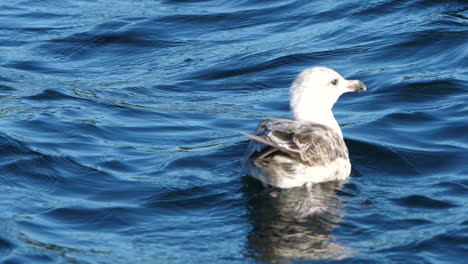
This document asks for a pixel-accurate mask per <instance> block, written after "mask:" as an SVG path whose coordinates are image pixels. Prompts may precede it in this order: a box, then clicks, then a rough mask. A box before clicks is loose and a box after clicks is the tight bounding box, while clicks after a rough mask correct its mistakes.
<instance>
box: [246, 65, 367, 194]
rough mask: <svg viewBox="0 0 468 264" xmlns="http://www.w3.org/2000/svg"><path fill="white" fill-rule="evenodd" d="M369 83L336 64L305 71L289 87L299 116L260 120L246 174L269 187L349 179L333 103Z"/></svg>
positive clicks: (349, 166)
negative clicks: (336, 67)
mask: <svg viewBox="0 0 468 264" xmlns="http://www.w3.org/2000/svg"><path fill="white" fill-rule="evenodd" d="M366 89H367V88H366V86H365V85H364V83H362V82H361V81H359V80H346V79H344V78H343V77H341V75H340V74H338V73H337V72H335V71H334V70H332V69H329V68H325V67H313V68H310V69H307V70H304V71H303V72H302V73H300V74H299V75H298V76H297V78H296V79H295V80H294V82H293V83H292V85H291V88H290V106H291V110H292V114H293V116H294V120H289V119H268V120H264V121H262V122H260V124H259V125H258V127H257V130H256V133H255V134H249V133H242V134H243V135H245V136H247V137H249V138H250V139H251V141H250V143H249V145H248V148H247V152H246V154H245V156H244V159H243V160H242V167H243V168H244V171H245V172H246V174H247V175H249V176H251V177H253V178H255V179H257V180H259V181H261V182H262V184H263V185H264V186H265V187H278V188H293V187H299V186H306V187H310V186H312V184H315V183H320V182H326V181H340V180H346V179H348V178H349V175H350V173H351V163H350V161H349V154H348V149H347V147H346V144H345V142H344V140H343V133H342V132H341V129H340V126H339V125H338V122H337V121H336V119H335V117H334V116H333V112H332V108H333V105H334V104H335V103H336V101H337V100H338V98H339V97H340V96H341V95H342V94H343V93H347V92H361V91H365V90H366Z"/></svg>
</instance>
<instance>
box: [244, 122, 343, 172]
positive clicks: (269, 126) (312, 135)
mask: <svg viewBox="0 0 468 264" xmlns="http://www.w3.org/2000/svg"><path fill="white" fill-rule="evenodd" d="M243 134H244V135H245V136H247V137H249V138H252V139H253V140H255V141H258V142H260V143H263V144H265V145H267V146H269V147H270V148H264V149H263V151H261V152H266V153H256V155H255V158H256V159H259V158H260V159H266V158H268V157H269V156H271V155H275V154H276V155H277V154H280V155H282V156H284V155H285V156H288V157H289V158H291V159H293V160H295V161H297V162H301V163H304V164H306V165H309V166H315V165H323V164H326V163H328V162H331V161H334V160H336V159H337V158H346V159H347V158H348V149H347V148H346V145H345V143H344V141H343V139H342V138H341V136H339V135H338V134H337V133H336V132H335V131H334V130H333V129H331V128H330V127H328V126H324V125H320V124H316V123H310V122H300V121H292V120H287V119H271V120H265V121H263V122H261V123H260V124H259V126H258V128H257V135H251V134H248V133H243ZM271 148H273V149H274V150H277V151H273V150H272V149H271ZM270 158H271V157H270Z"/></svg>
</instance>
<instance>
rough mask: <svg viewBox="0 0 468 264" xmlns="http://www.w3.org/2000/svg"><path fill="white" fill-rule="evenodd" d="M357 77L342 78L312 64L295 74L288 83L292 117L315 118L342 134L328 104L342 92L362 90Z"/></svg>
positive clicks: (317, 121)
mask: <svg viewBox="0 0 468 264" xmlns="http://www.w3.org/2000/svg"><path fill="white" fill-rule="evenodd" d="M365 90H366V86H365V85H364V84H363V83H362V82H361V81H358V80H346V79H344V78H343V77H341V75H339V74H338V73H337V72H335V71H334V70H332V69H329V68H325V67H314V68H311V69H307V70H304V71H303V72H301V73H300V74H299V76H298V77H297V78H296V80H295V81H294V82H293V84H292V86H291V99H290V104H291V110H292V113H293V115H294V118H295V119H296V120H300V121H309V122H315V123H319V124H323V125H327V126H329V127H331V128H333V129H334V130H335V131H336V132H337V133H338V134H339V135H341V136H342V133H341V129H340V126H339V125H338V123H337V122H336V120H335V117H334V116H333V113H332V107H333V105H334V104H335V102H336V101H337V100H338V98H339V97H340V95H342V94H343V93H346V92H360V91H365Z"/></svg>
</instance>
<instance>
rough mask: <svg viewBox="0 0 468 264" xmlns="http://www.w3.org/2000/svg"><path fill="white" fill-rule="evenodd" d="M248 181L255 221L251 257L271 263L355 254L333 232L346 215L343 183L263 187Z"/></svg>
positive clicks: (249, 237) (250, 249)
mask: <svg viewBox="0 0 468 264" xmlns="http://www.w3.org/2000/svg"><path fill="white" fill-rule="evenodd" d="M246 182H247V184H246V185H245V186H246V188H245V192H246V193H247V195H252V197H251V199H250V201H249V204H248V211H249V216H250V221H251V225H252V231H251V232H250V234H249V235H248V247H249V254H250V257H252V258H254V259H256V260H257V261H262V262H267V263H285V262H286V263H287V262H289V261H290V260H325V259H327V260H330V259H343V258H347V257H350V256H351V250H350V249H349V248H347V247H346V246H344V245H341V244H340V243H339V242H338V241H337V240H336V238H335V236H334V235H333V234H332V232H333V230H334V229H335V228H336V227H337V225H338V224H339V223H340V222H341V221H342V219H343V214H342V213H341V211H342V210H343V209H344V204H343V202H342V200H341V198H340V197H339V196H337V195H336V192H337V190H339V189H341V187H342V185H343V183H340V182H327V183H321V184H316V185H314V186H313V187H312V188H311V190H307V189H306V188H302V187H301V188H292V189H283V190H263V191H262V190H261V186H259V185H257V184H258V183H257V182H253V180H251V179H246ZM254 193H255V194H254Z"/></svg>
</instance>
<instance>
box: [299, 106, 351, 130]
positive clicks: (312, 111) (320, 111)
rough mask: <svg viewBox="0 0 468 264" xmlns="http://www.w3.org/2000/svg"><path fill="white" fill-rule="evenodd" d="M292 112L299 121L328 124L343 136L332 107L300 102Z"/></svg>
mask: <svg viewBox="0 0 468 264" xmlns="http://www.w3.org/2000/svg"><path fill="white" fill-rule="evenodd" d="M292 113H293V116H294V119H296V120H298V121H303V122H312V123H318V124H321V125H326V126H328V127H330V128H331V129H333V130H334V131H335V132H336V133H338V135H340V136H341V137H342V138H343V133H342V132H341V128H340V125H339V124H338V122H337V121H336V119H335V116H334V115H333V112H332V109H331V107H324V106H322V107H320V106H319V107H317V106H314V105H311V104H298V105H294V106H293V109H292Z"/></svg>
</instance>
